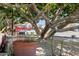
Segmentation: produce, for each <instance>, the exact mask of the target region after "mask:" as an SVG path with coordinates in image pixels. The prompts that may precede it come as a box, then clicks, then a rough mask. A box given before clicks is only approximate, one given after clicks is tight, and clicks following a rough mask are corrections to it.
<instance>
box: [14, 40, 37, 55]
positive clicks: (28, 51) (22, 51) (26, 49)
mask: <svg viewBox="0 0 79 59" xmlns="http://www.w3.org/2000/svg"><path fill="white" fill-rule="evenodd" d="M37 46H38V45H37V42H25V41H22V40H18V41H14V42H13V51H14V55H15V56H35V55H36V48H37Z"/></svg>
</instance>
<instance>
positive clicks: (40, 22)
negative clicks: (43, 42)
mask: <svg viewBox="0 0 79 59" xmlns="http://www.w3.org/2000/svg"><path fill="white" fill-rule="evenodd" d="M37 24H38V25H39V26H40V25H41V26H45V20H40V21H39V22H38V23H37Z"/></svg>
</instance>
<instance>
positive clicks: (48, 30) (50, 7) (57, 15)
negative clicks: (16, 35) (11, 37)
mask: <svg viewBox="0 0 79 59" xmlns="http://www.w3.org/2000/svg"><path fill="white" fill-rule="evenodd" d="M78 6H79V4H55V3H51V4H49V3H47V4H0V11H1V13H3V15H2V16H1V17H3V19H6V18H7V19H11V20H12V21H13V22H14V21H16V19H17V18H19V17H20V19H25V20H26V21H28V22H30V23H31V24H32V25H33V27H34V29H35V31H36V33H37V34H38V35H39V36H40V37H41V38H44V39H46V38H49V37H51V36H53V35H54V34H55V33H56V32H58V31H61V32H62V31H68V30H72V29H74V28H78V27H79V26H76V27H70V28H64V27H66V26H67V25H68V24H70V23H77V22H78V21H79V13H78V10H79V8H78ZM39 18H44V19H45V21H46V25H45V28H44V29H43V30H42V32H41V31H40V30H39V27H38V26H37V22H38V19H39ZM12 29H13V28H12Z"/></svg>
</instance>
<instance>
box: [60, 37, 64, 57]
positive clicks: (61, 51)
mask: <svg viewBox="0 0 79 59" xmlns="http://www.w3.org/2000/svg"><path fill="white" fill-rule="evenodd" d="M63 46H64V40H63V39H62V40H61V49H60V56H62V53H63Z"/></svg>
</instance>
